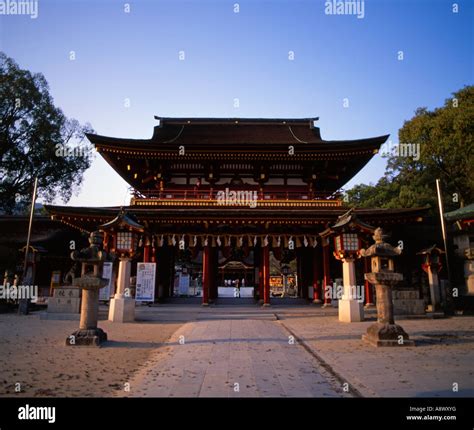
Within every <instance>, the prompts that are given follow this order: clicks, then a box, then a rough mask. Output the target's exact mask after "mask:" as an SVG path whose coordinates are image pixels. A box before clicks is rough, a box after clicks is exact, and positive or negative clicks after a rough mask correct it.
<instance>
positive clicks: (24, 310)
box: [18, 177, 38, 315]
mask: <svg viewBox="0 0 474 430" xmlns="http://www.w3.org/2000/svg"><path fill="white" fill-rule="evenodd" d="M37 191H38V177H36V178H35V184H34V188H33V198H32V200H31V208H30V222H29V225H28V236H27V239H26V248H25V262H24V264H23V275H22V277H21V282H22V284H24V282H25V277H26V272H27V269H28V258H29V253H30V242H31V230H32V227H33V217H34V215H35V203H36V194H37ZM32 281H33V280H32V279H31V280H29V282H32ZM18 313H19V314H23V315H27V314H28V299H20V300H19V306H18Z"/></svg>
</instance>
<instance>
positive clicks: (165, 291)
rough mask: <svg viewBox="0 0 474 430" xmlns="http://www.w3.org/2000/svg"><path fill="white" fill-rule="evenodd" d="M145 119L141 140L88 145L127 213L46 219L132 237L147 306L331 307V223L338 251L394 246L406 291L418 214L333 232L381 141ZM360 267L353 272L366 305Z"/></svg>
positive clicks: (61, 214) (84, 211) (102, 139)
mask: <svg viewBox="0 0 474 430" xmlns="http://www.w3.org/2000/svg"><path fill="white" fill-rule="evenodd" d="M155 118H156V120H157V121H158V125H157V126H155V128H154V132H153V136H152V137H151V139H128V138H115V137H107V136H101V135H96V134H88V135H87V137H88V139H89V140H90V141H91V142H92V144H93V145H94V146H95V148H96V150H97V151H98V153H99V154H100V155H101V156H102V157H103V158H104V159H105V160H106V161H107V163H108V164H109V165H110V167H111V168H112V169H114V170H115V171H116V172H117V173H118V174H119V175H120V176H121V177H122V178H123V179H124V180H125V181H126V182H127V183H128V184H130V187H131V188H132V189H133V193H132V198H131V201H130V204H129V205H128V206H126V207H119V206H117V207H70V206H52V205H49V206H46V209H47V211H48V212H49V213H50V215H51V216H52V218H53V219H54V220H56V221H60V222H62V223H64V224H66V225H67V226H69V227H73V228H75V229H77V230H79V231H82V232H84V233H90V232H92V231H95V230H100V229H101V228H102V227H103V226H104V225H105V226H111V225H114V223H116V221H117V220H121V221H122V223H123V222H125V223H129V224H131V225H136V226H141V228H138V227H137V229H136V231H137V232H138V240H137V243H136V246H135V247H134V250H133V256H132V269H131V271H132V272H131V276H132V277H133V276H134V275H135V274H136V266H137V263H139V262H154V263H156V279H155V290H154V298H153V301H166V300H170V298H176V300H177V299H178V298H179V297H182V298H188V299H189V298H191V299H192V300H193V301H195V302H197V303H202V304H208V303H212V302H214V301H216V300H217V301H220V300H223V301H224V300H226V299H229V298H236V297H238V298H240V299H242V300H247V301H260V302H261V303H263V304H266V305H268V304H270V303H271V302H273V301H277V300H281V299H286V300H290V299H295V302H296V301H297V300H296V299H299V302H301V300H307V301H313V302H315V303H325V304H329V303H330V301H331V297H330V294H325V293H327V291H328V288H330V287H332V286H333V284H334V282H335V281H336V280H337V279H339V278H341V277H342V275H341V264H340V262H339V261H337V260H336V258H335V257H334V252H335V251H336V248H335V247H340V246H342V245H341V238H338V239H337V240H334V239H335V238H334V237H333V236H332V235H331V226H332V225H335V224H336V223H339V225H344V226H345V230H344V231H345V232H346V233H347V240H348V241H349V240H350V241H351V243H349V242H347V243H345V246H346V247H347V246H353V247H359V248H362V247H367V246H368V245H370V244H371V243H372V239H371V235H372V233H373V230H374V229H375V228H376V227H383V228H384V230H386V231H388V232H391V233H392V242H393V243H394V244H395V245H396V244H397V243H398V242H399V241H401V242H403V243H404V249H405V251H404V256H402V257H401V258H400V265H401V268H400V270H401V271H402V272H403V273H404V274H405V279H406V285H410V283H411V281H412V279H411V276H412V272H413V270H416V269H419V267H420V263H419V262H417V261H415V260H416V258H414V256H415V254H416V252H417V251H418V250H419V247H420V237H418V238H416V232H418V233H419V232H421V231H422V228H423V227H422V226H423V224H424V223H423V221H424V215H425V213H426V209H425V208H411V209H379V208H374V209H357V208H355V209H353V210H352V211H350V212H349V213H350V216H351V217H353V218H355V217H356V218H357V220H358V221H357V222H349V221H348V219H346V221H347V222H346V221H341V217H344V216H348V215H347V214H348V211H349V210H350V209H351V208H350V207H348V206H346V205H345V202H344V198H343V194H342V192H341V189H342V187H343V186H344V184H346V183H347V182H348V181H350V180H351V178H353V177H354V176H355V175H356V174H357V173H358V172H359V171H360V170H361V169H362V168H363V167H364V166H365V165H366V164H367V163H368V162H369V161H370V160H371V159H372V157H373V156H374V155H375V154H377V152H378V151H379V149H380V147H381V146H382V145H383V144H384V142H385V141H386V140H387V138H388V135H384V136H377V137H371V138H365V139H357V140H340V141H331V140H324V139H322V137H321V134H320V129H319V128H318V127H317V126H316V122H317V120H318V119H317V118H304V119H241V118H239V119H237V118H226V119H221V118H163V117H155ZM97 186H101V187H104V188H106V187H107V184H105V183H104V184H97ZM345 214H346V215H345ZM101 226H102V227H101ZM361 226H362V227H361ZM364 226H365V227H364ZM416 239H418V241H417V240H416ZM343 240H346V239H343ZM104 247H105V248H106V249H107V250H108V251H111V252H114V250H116V249H117V247H118V244H117V243H116V240H115V239H114V238H112V237H110V235H107V234H106V235H105V239H104ZM367 263H368V262H367V261H364V259H363V258H361V259H358V260H357V262H356V264H357V277H358V281H360V284H361V285H365V298H364V300H365V302H366V303H368V304H370V303H373V292H372V290H371V286H370V285H369V284H368V283H366V282H364V277H363V275H364V272H366V271H368V270H369V267H368V264H367ZM402 288H403V286H402ZM233 300H235V299H233Z"/></svg>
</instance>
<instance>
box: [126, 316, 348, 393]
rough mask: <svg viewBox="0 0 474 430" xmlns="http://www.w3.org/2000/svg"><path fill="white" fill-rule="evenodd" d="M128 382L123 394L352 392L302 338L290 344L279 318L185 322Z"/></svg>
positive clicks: (287, 334)
mask: <svg viewBox="0 0 474 430" xmlns="http://www.w3.org/2000/svg"><path fill="white" fill-rule="evenodd" d="M181 336H182V337H181ZM180 340H181V343H180ZM183 341H184V344H183ZM124 382H127V381H124ZM128 382H129V383H130V391H129V392H126V391H123V392H122V391H121V392H119V393H117V395H119V396H137V397H141V396H151V397H164V396H166V397H168V396H170V397H173V396H175V397H176V396H181V397H209V396H211V397H284V396H291V397H294V396H295V397H296V396H297V397H322V396H325V397H326V396H331V397H335V396H337V397H342V396H347V395H348V394H346V393H344V392H343V390H342V387H341V384H340V383H339V382H338V380H337V379H336V378H334V377H333V376H332V375H331V374H330V373H329V372H327V371H326V370H325V369H324V368H323V367H321V366H320V365H319V362H318V361H317V360H316V359H315V358H314V357H313V356H312V355H311V354H310V353H309V352H307V351H306V350H305V349H304V348H303V347H302V346H301V345H298V344H297V343H294V344H290V342H289V333H288V332H287V331H286V330H285V329H283V328H282V327H281V326H280V324H279V323H278V322H275V321H265V320H209V321H195V322H190V323H187V324H184V325H183V326H182V327H181V328H180V329H179V330H178V331H177V332H176V333H175V334H174V335H173V337H172V338H171V339H170V340H169V341H168V342H167V345H166V347H164V348H160V349H159V350H158V351H157V352H156V353H155V354H154V356H153V358H152V359H151V360H150V361H149V362H148V363H146V364H145V366H144V367H143V368H142V369H141V370H140V371H139V372H138V373H137V374H135V376H134V377H133V378H132V380H130V381H128Z"/></svg>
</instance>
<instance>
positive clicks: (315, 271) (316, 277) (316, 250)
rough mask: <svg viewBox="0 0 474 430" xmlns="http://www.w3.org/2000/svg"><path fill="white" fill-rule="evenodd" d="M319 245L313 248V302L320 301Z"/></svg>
mask: <svg viewBox="0 0 474 430" xmlns="http://www.w3.org/2000/svg"><path fill="white" fill-rule="evenodd" d="M319 258H320V253H319V247H317V248H314V250H313V303H322V302H323V301H322V298H321V295H322V294H321V284H320V283H319Z"/></svg>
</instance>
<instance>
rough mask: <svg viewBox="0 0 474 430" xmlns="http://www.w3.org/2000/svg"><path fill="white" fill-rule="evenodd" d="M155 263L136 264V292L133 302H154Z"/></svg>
mask: <svg viewBox="0 0 474 430" xmlns="http://www.w3.org/2000/svg"><path fill="white" fill-rule="evenodd" d="M155 276H156V263H138V264H137V290H136V293H135V301H137V302H153V301H154V300H155Z"/></svg>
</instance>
